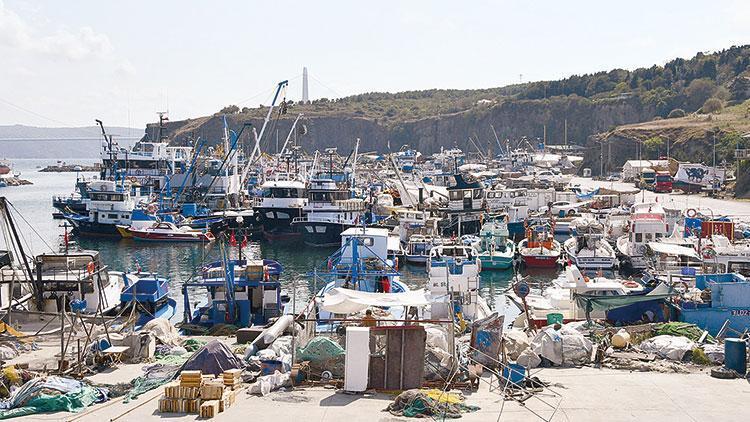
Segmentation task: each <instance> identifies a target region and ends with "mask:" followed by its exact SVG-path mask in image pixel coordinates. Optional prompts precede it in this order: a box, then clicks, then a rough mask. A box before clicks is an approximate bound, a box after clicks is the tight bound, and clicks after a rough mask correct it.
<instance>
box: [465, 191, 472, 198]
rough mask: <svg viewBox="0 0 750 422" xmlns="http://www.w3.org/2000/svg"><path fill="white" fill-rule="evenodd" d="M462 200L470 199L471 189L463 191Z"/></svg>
mask: <svg viewBox="0 0 750 422" xmlns="http://www.w3.org/2000/svg"><path fill="white" fill-rule="evenodd" d="M464 199H471V189H467V190H465V191H464Z"/></svg>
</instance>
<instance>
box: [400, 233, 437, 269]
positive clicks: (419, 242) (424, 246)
mask: <svg viewBox="0 0 750 422" xmlns="http://www.w3.org/2000/svg"><path fill="white" fill-rule="evenodd" d="M442 243H443V239H441V238H439V237H433V236H424V235H421V234H414V235H411V236H410V237H409V241H408V242H406V248H405V250H404V259H405V260H406V262H408V263H410V264H417V265H426V264H427V260H428V259H429V258H430V250H432V248H433V247H435V246H437V245H441V244H442Z"/></svg>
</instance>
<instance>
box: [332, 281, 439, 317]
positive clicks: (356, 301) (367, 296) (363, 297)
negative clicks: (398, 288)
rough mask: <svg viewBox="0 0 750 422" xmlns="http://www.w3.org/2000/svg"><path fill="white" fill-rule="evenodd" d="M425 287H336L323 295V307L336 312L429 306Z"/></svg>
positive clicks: (348, 312)
mask: <svg viewBox="0 0 750 422" xmlns="http://www.w3.org/2000/svg"><path fill="white" fill-rule="evenodd" d="M429 303H430V300H429V299H428V298H427V294H426V292H425V290H424V289H420V290H414V291H409V292H404V293H371V292H362V291H358V290H351V289H345V288H341V287H336V288H333V289H331V290H330V291H329V292H327V293H326V294H325V296H323V303H322V308H323V310H325V311H328V312H331V313H335V314H352V313H356V312H361V311H363V310H365V309H367V308H369V307H371V306H381V307H390V306H427V305H428V304H429Z"/></svg>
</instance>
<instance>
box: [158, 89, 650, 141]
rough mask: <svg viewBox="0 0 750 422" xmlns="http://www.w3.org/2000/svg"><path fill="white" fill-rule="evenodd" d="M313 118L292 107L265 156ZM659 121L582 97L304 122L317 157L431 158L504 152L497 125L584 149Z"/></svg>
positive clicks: (211, 130)
mask: <svg viewBox="0 0 750 422" xmlns="http://www.w3.org/2000/svg"><path fill="white" fill-rule="evenodd" d="M305 111H306V110H305V106H295V107H291V108H289V110H288V113H287V114H285V115H283V116H282V117H281V118H279V119H278V120H277V121H276V119H274V120H275V121H274V123H272V124H269V128H268V129H267V132H266V135H265V136H264V142H263V145H262V146H263V150H264V151H268V152H275V151H276V138H277V134H276V132H277V131H278V139H279V140H278V142H279V144H283V142H284V138H285V137H286V135H287V133H288V132H289V130H290V128H291V124H292V122H293V120H294V118H295V117H296V114H297V112H303V113H304V112H305ZM305 115H306V116H308V114H307V113H305ZM653 116H654V109H653V107H651V106H647V105H643V104H642V102H641V101H640V100H639V99H637V98H619V99H600V100H590V99H587V98H582V97H578V96H568V97H556V98H550V99H543V100H514V99H504V100H502V101H499V102H493V103H490V104H475V105H473V106H472V107H470V108H468V109H467V110H464V111H460V112H455V113H451V114H439V115H435V116H430V117H425V118H420V119H414V120H406V121H393V120H386V119H385V118H378V117H369V116H368V117H363V116H357V115H356V114H346V113H336V114H333V113H331V114H327V113H314V114H312V115H310V116H308V117H305V118H304V119H303V120H302V124H303V125H304V127H305V128H306V130H305V132H306V133H305V134H304V135H299V143H300V144H301V145H302V146H303V148H304V149H305V150H307V151H309V152H312V151H315V150H322V149H324V148H326V147H338V148H339V149H340V151H341V152H348V150H349V149H350V148H351V147H352V145H353V144H354V141H355V139H356V138H360V139H361V150H362V151H379V152H385V151H386V150H387V146H386V145H387V143H388V142H390V145H391V149H393V150H397V149H398V148H400V147H401V145H404V144H408V145H410V146H411V147H413V148H416V149H418V150H420V151H422V152H423V153H431V152H435V151H439V150H440V148H441V147H452V146H454V145H456V146H458V147H460V148H462V149H464V150H465V151H469V152H474V151H476V148H475V147H474V146H472V144H471V143H470V142H469V140H468V138H469V137H472V138H473V139H474V140H475V141H477V140H478V144H479V146H480V148H482V149H483V150H484V151H486V150H487V148H488V145H489V146H490V147H492V148H493V149H495V150H496V143H495V137H494V135H493V133H492V129H491V125H492V126H494V128H495V130H496V132H497V135H498V137H499V138H500V139H501V140H504V139H518V138H520V137H523V136H526V137H529V138H542V137H543V136H544V131H545V129H544V128H545V126H546V133H547V139H548V142H549V143H557V144H560V143H562V142H563V136H564V135H563V133H564V125H565V121H566V120H567V129H568V140H569V142H570V143H571V144H576V143H577V144H584V143H585V141H586V140H587V139H588V138H589V137H590V136H591V135H594V134H596V133H600V132H603V131H607V130H610V129H612V128H614V127H616V126H618V125H623V124H627V123H633V122H640V121H643V120H648V119H650V118H652V117H653ZM223 118H224V117H223V115H214V116H207V117H201V118H198V119H189V120H183V121H174V122H169V123H167V125H166V132H167V133H166V135H167V136H168V137H170V138H171V139H172V140H173V142H174V143H177V144H187V143H188V142H190V141H189V139H190V138H192V139H195V138H197V137H198V136H200V137H202V138H203V139H208V140H209V141H210V142H211V143H217V142H218V141H219V140H220V139H221V136H222V133H223V132H222V131H223ZM227 121H228V123H229V125H230V127H231V128H233V129H235V130H239V128H240V127H241V126H242V124H243V122H247V121H249V122H251V123H252V124H253V125H254V126H255V127H256V128H257V130H260V127H261V126H262V123H263V120H262V118H260V117H258V115H257V113H255V114H244V113H239V114H231V115H227ZM298 133H299V132H298ZM155 134H156V126H155V125H149V126H148V127H147V129H146V138H149V137H150V138H152V139H153V138H155V136H156V135H155Z"/></svg>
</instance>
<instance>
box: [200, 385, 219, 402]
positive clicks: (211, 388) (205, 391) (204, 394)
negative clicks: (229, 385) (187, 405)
mask: <svg viewBox="0 0 750 422" xmlns="http://www.w3.org/2000/svg"><path fill="white" fill-rule="evenodd" d="M200 391H201V398H202V399H203V400H219V399H221V396H222V394H224V385H223V384H219V383H206V384H203V385H202V386H201V388H200Z"/></svg>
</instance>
